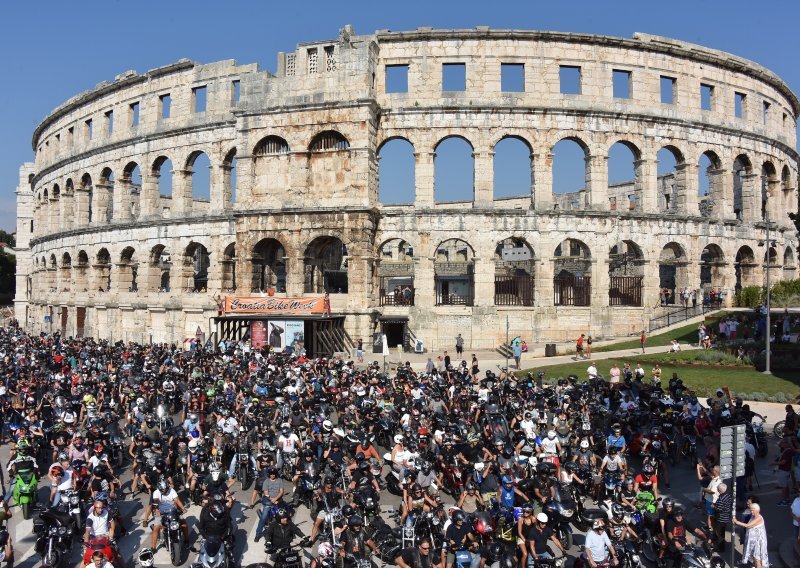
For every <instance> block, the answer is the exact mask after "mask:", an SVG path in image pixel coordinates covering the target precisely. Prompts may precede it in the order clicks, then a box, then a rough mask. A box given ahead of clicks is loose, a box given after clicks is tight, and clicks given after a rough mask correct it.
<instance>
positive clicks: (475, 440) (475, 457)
mask: <svg viewBox="0 0 800 568" xmlns="http://www.w3.org/2000/svg"><path fill="white" fill-rule="evenodd" d="M492 458H493V456H492V452H490V451H489V448H487V447H485V446H484V445H483V444H482V443H481V439H480V437H479V436H478V435H477V434H474V433H473V434H469V435H468V436H467V444H466V445H465V446H464V447H462V448H461V452H460V453H459V454H458V459H459V460H461V463H463V464H464V465H469V464H475V463H478V462H489V461H492Z"/></svg>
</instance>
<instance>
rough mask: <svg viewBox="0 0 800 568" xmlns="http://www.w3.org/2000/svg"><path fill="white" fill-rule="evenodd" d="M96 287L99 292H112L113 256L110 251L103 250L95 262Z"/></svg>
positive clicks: (99, 252) (98, 253)
mask: <svg viewBox="0 0 800 568" xmlns="http://www.w3.org/2000/svg"><path fill="white" fill-rule="evenodd" d="M94 268H95V285H96V286H97V291H98V292H101V293H103V292H109V291H110V290H111V255H110V254H109V252H108V249H105V248H101V249H100V250H99V251H98V252H97V257H96V260H95V266H94Z"/></svg>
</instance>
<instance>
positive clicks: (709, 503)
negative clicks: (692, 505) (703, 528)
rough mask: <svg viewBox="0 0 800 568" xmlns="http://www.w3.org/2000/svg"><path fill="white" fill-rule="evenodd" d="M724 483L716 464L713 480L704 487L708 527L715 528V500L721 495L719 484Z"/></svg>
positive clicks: (712, 472) (713, 469)
mask: <svg viewBox="0 0 800 568" xmlns="http://www.w3.org/2000/svg"><path fill="white" fill-rule="evenodd" d="M720 483H722V478H720V476H719V466H718V465H715V466H714V467H713V468H712V469H711V480H710V481H709V482H708V485H706V487H704V488H703V497H704V499H705V502H706V517H707V523H708V528H710V529H713V528H714V527H713V524H712V522H711V521H712V519H713V517H714V502H715V501H716V500H717V497H719V485H720Z"/></svg>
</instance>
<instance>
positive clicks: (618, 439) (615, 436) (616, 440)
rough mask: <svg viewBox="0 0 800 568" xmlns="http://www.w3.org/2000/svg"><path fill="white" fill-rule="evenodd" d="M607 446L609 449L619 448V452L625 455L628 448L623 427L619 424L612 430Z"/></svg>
mask: <svg viewBox="0 0 800 568" xmlns="http://www.w3.org/2000/svg"><path fill="white" fill-rule="evenodd" d="M606 446H608V447H609V448H610V447H611V446H614V447H615V448H617V451H618V452H619V453H620V454H624V453H625V450H626V448H627V443H626V442H625V436H623V434H622V426H620V425H619V424H614V425H613V426H612V428H611V434H609V436H608V439H607V440H606Z"/></svg>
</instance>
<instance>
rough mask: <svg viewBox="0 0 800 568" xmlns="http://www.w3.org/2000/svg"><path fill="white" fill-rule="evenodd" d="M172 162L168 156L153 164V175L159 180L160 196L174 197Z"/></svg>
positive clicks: (160, 157) (159, 158) (158, 159)
mask: <svg viewBox="0 0 800 568" xmlns="http://www.w3.org/2000/svg"><path fill="white" fill-rule="evenodd" d="M172 169H173V168H172V162H171V161H170V159H169V158H167V157H166V156H159V157H158V158H156V160H155V162H153V171H152V175H153V176H155V177H156V178H157V179H158V194H159V195H160V196H161V197H170V198H171V197H172Z"/></svg>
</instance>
